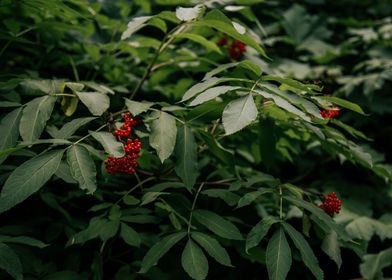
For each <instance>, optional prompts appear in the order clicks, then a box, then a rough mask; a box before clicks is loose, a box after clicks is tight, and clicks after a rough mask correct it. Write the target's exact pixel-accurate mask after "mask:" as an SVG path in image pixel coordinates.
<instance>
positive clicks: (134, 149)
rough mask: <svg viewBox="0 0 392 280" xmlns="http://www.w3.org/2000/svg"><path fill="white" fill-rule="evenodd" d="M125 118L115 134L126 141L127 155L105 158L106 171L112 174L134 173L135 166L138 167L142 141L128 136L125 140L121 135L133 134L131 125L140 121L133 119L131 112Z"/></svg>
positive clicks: (125, 149) (120, 139)
mask: <svg viewBox="0 0 392 280" xmlns="http://www.w3.org/2000/svg"><path fill="white" fill-rule="evenodd" d="M123 118H124V120H125V122H124V124H123V125H122V128H118V129H116V130H115V131H114V134H115V135H116V136H117V137H118V138H117V139H118V140H119V141H121V142H123V143H124V151H125V155H124V156H123V157H121V158H115V157H112V156H109V157H108V158H107V159H106V160H105V166H106V171H107V172H108V173H110V174H117V173H125V174H132V173H134V172H135V168H136V167H138V164H137V162H136V159H137V158H138V157H139V156H140V155H139V154H140V147H141V145H142V143H141V142H140V141H139V139H138V138H134V139H133V140H132V139H130V138H128V139H126V142H125V141H123V140H122V138H121V137H129V136H130V135H131V127H132V126H135V125H137V124H138V123H139V122H138V121H136V120H135V119H133V118H132V117H131V114H130V113H129V112H128V113H126V114H124V115H123Z"/></svg>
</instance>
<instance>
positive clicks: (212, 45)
mask: <svg viewBox="0 0 392 280" xmlns="http://www.w3.org/2000/svg"><path fill="white" fill-rule="evenodd" d="M175 38H176V39H188V40H191V41H193V42H195V43H198V44H200V45H202V46H203V47H205V48H206V49H207V50H209V51H213V52H216V53H219V54H222V51H221V50H220V48H219V47H218V46H217V45H216V44H215V43H214V42H211V41H209V40H207V39H206V38H204V37H203V36H201V35H198V34H193V33H180V34H176V35H175Z"/></svg>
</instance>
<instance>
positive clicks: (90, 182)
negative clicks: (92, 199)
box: [67, 145, 97, 194]
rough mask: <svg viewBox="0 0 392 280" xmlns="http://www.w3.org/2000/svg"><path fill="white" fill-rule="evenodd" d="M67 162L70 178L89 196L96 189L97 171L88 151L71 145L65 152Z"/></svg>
mask: <svg viewBox="0 0 392 280" xmlns="http://www.w3.org/2000/svg"><path fill="white" fill-rule="evenodd" d="M67 161H68V165H69V167H70V170H71V174H72V177H73V178H74V179H75V180H76V181H78V183H79V187H80V188H81V189H82V190H87V192H88V193H89V194H91V193H93V192H95V190H96V189H97V179H96V175H97V171H96V167H95V163H94V161H93V160H92V158H91V156H90V153H89V151H88V150H87V149H86V148H85V147H83V146H79V145H72V146H71V147H70V148H68V151H67Z"/></svg>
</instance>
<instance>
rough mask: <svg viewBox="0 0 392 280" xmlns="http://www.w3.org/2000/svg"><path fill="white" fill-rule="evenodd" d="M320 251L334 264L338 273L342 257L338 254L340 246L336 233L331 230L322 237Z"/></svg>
mask: <svg viewBox="0 0 392 280" xmlns="http://www.w3.org/2000/svg"><path fill="white" fill-rule="evenodd" d="M321 250H323V251H324V253H326V254H327V255H328V256H329V257H330V258H331V260H333V261H334V262H335V263H336V265H337V266H338V271H339V270H340V266H341V265H342V256H341V254H340V246H339V241H338V235H337V234H336V232H334V231H333V230H332V231H330V232H329V233H328V234H327V235H326V236H325V237H324V239H323V243H322V244H321Z"/></svg>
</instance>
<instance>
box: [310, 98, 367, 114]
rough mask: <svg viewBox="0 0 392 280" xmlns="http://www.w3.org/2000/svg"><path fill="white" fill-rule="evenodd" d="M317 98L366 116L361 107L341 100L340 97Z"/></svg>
mask: <svg viewBox="0 0 392 280" xmlns="http://www.w3.org/2000/svg"><path fill="white" fill-rule="evenodd" d="M315 98H316V97H315ZM317 98H319V99H322V100H327V101H330V102H332V103H334V104H336V105H339V106H340V107H343V108H346V109H349V110H351V111H354V112H357V113H359V114H362V115H366V114H365V112H364V111H363V110H362V108H361V107H360V106H359V105H357V104H355V103H352V102H350V101H347V100H344V99H341V98H339V97H336V96H318V97H317Z"/></svg>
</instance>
